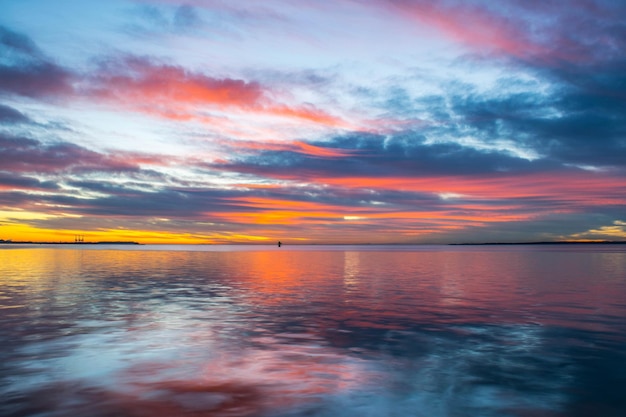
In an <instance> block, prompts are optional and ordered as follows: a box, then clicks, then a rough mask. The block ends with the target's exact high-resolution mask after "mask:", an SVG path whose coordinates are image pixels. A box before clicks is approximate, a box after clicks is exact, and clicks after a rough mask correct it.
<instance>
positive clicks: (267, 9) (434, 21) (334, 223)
mask: <svg viewBox="0 0 626 417" xmlns="http://www.w3.org/2000/svg"><path fill="white" fill-rule="evenodd" d="M76 234H80V235H84V236H85V240H86V241H98V240H134V241H138V242H141V243H227V242H233V243H235V242H238V243H241V242H243V243H246V242H247V243H264V242H267V243H273V242H276V241H277V240H282V241H283V242H286V243H448V242H484V241H488V242H493V241H500V242H504V241H509V242H510V241H536V240H564V239H570V240H588V239H592V240H598V239H606V240H623V239H626V2H624V1H619V0H616V1H593V0H580V1H567V0H562V1H558V0H552V1H549V0H548V1H546V0H541V1H540V0H536V1H534V0H511V1H491V0H484V1H478V0H477V1H454V0H452V1H450V0H444V1H426V0H333V1H323V0H309V1H305V0H266V1H243V0H241V1H239V0H231V1H229V0H222V1H220V0H206V1H205V0H188V1H178V0H135V1H133V0H107V1H99V0H92V1H87V0H64V1H50V0H0V239H12V240H36V241H73V240H74V236H75V235H76Z"/></svg>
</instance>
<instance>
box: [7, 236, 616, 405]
mask: <svg viewBox="0 0 626 417" xmlns="http://www.w3.org/2000/svg"><path fill="white" fill-rule="evenodd" d="M105 248H106V247H103V246H100V247H98V246H93V247H90V246H88V245H84V246H78V247H77V246H72V245H69V246H64V247H49V246H45V247H44V246H42V247H34V248H27V247H20V246H18V245H12V246H9V245H7V246H4V247H3V248H0V415H2V416H6V417H10V416H46V417H47V416H52V417H56V416H73V417H79V416H94V417H102V416H120V417H124V416H130V417H144V416H146V417H148V416H150V417H154V416H156V417H159V416H229V417H230V416H232V417H236V416H260V417H266V416H267V417H270V416H271V417H287V416H290V417H291V416H294V417H295V416H340V417H342V416H359V417H366V416H376V417H378V416H398V417H405V416H425V417H439V416H455V417H456V416H472V417H475V416H535V417H537V416H542V417H548V416H549V417H552V416H603V417H612V416H616V417H617V416H620V417H623V416H624V415H626V395H624V393H625V392H626V349H625V348H626V245H615V246H613V245H595V246H586V245H584V246H578V245H577V246H510V247H509V246H468V247H450V246H447V247H446V246H439V247H428V246H421V247H420V246H418V247H376V246H364V247H283V248H281V249H278V248H273V247H265V248H263V247H237V246H235V247H232V246H231V247H216V246H209V247H207V246H203V247H165V246H139V247H118V248H112V249H105Z"/></svg>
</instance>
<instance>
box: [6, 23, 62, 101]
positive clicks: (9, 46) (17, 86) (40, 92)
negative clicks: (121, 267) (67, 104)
mask: <svg viewBox="0 0 626 417" xmlns="http://www.w3.org/2000/svg"><path fill="white" fill-rule="evenodd" d="M0 52H1V53H2V55H3V56H4V57H5V59H4V60H3V61H4V62H3V63H2V64H0V95H2V94H3V93H4V94H17V95H22V96H27V97H45V96H50V95H57V94H68V93H70V92H71V91H72V74H71V72H70V71H68V70H67V69H65V68H63V67H61V66H59V65H57V64H55V63H54V62H52V61H51V60H50V59H48V58H47V57H46V56H45V55H43V53H42V52H41V51H40V50H39V48H37V46H36V45H35V44H34V42H33V41H32V40H31V39H30V38H28V37H27V36H25V35H22V34H19V33H17V32H13V31H11V30H9V29H7V28H5V27H2V26H0Z"/></svg>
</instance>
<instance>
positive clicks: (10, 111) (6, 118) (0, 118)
mask: <svg viewBox="0 0 626 417" xmlns="http://www.w3.org/2000/svg"><path fill="white" fill-rule="evenodd" d="M30 121H31V120H30V119H29V118H28V117H27V116H25V115H24V114H23V113H22V112H20V111H19V110H16V109H14V108H13V107H9V106H5V105H3V104H0V123H9V124H14V123H29V122H30Z"/></svg>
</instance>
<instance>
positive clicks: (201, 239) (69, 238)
mask: <svg viewBox="0 0 626 417" xmlns="http://www.w3.org/2000/svg"><path fill="white" fill-rule="evenodd" d="M76 236H82V237H83V239H84V242H101V241H132V242H137V243H144V244H166V243H169V244H211V243H214V244H217V243H228V242H237V243H242V242H244V243H245V242H250V243H254V242H256V243H258V242H263V241H273V240H274V238H273V237H268V236H257V235H252V234H242V233H232V234H228V233H215V234H192V233H172V232H164V231H153V230H126V229H107V230H91V231H83V230H52V229H42V228H36V227H32V226H29V225H25V224H20V223H6V222H5V223H0V239H2V240H11V241H13V242H59V243H68V242H74V239H75V237H76Z"/></svg>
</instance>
